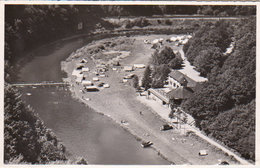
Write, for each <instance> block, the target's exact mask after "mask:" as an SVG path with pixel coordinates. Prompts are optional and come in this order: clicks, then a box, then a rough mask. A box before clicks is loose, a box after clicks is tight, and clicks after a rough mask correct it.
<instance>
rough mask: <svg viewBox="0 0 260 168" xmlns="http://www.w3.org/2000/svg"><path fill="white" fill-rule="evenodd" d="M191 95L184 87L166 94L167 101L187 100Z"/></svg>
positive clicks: (190, 91) (191, 92) (189, 90)
mask: <svg viewBox="0 0 260 168" xmlns="http://www.w3.org/2000/svg"><path fill="white" fill-rule="evenodd" d="M192 94H193V91H192V90H191V89H189V88H186V87H179V88H177V89H173V90H171V91H170V92H168V93H167V97H168V98H169V99H187V98H189V97H190V96H191V95H192Z"/></svg>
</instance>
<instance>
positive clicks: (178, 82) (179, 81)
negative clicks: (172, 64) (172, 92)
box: [168, 70, 198, 89]
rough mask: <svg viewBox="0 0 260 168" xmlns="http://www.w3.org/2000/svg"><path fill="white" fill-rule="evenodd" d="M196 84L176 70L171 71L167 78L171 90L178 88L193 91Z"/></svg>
mask: <svg viewBox="0 0 260 168" xmlns="http://www.w3.org/2000/svg"><path fill="white" fill-rule="evenodd" d="M197 84H198V83H197V82H196V81H194V80H193V79H191V78H190V77H188V76H187V75H185V74H183V73H181V72H180V71H178V70H174V71H172V72H171V73H170V74H169V76H168V86H169V87H170V88H172V89H176V88H179V87H188V88H191V89H195V88H196V86H197Z"/></svg>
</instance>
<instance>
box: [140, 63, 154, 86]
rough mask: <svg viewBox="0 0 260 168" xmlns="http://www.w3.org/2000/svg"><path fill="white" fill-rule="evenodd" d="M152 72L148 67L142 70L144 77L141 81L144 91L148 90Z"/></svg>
mask: <svg viewBox="0 0 260 168" xmlns="http://www.w3.org/2000/svg"><path fill="white" fill-rule="evenodd" d="M151 73H152V70H151V68H150V65H148V66H147V67H146V68H145V70H144V75H143V79H142V87H144V89H145V90H147V89H149V88H150V87H151V84H152V78H151Z"/></svg>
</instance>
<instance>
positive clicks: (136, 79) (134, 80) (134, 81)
mask: <svg viewBox="0 0 260 168" xmlns="http://www.w3.org/2000/svg"><path fill="white" fill-rule="evenodd" d="M132 84H133V87H134V88H135V89H137V88H138V87H139V79H138V76H137V75H134V77H133V83H132Z"/></svg>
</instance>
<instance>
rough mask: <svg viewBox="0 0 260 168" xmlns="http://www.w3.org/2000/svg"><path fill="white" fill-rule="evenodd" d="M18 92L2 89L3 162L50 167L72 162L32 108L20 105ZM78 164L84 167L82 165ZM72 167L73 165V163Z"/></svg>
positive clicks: (9, 87) (63, 147) (6, 86)
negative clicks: (51, 164)
mask: <svg viewBox="0 0 260 168" xmlns="http://www.w3.org/2000/svg"><path fill="white" fill-rule="evenodd" d="M20 97H21V95H20V94H19V93H18V91H17V90H16V89H14V88H12V87H11V86H9V85H5V94H4V99H5V102H4V162H5V163H13V164H18V163H29V164H50V163H60V164H64V163H66V162H72V161H70V160H68V158H67V157H66V155H65V153H66V148H65V146H63V145H62V143H60V142H59V140H58V138H57V137H56V136H55V134H54V133H53V132H52V131H51V130H50V129H48V128H46V127H45V126H44V124H43V122H42V121H41V120H40V118H39V117H38V116H37V115H36V114H35V112H34V111H33V110H32V108H30V107H28V106H26V105H25V104H24V103H23V102H22V101H21V98H20ZM83 161H84V159H83V160H82V158H81V160H80V162H76V163H79V164H82V163H86V161H85V162H83ZM72 163H73V162H72Z"/></svg>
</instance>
